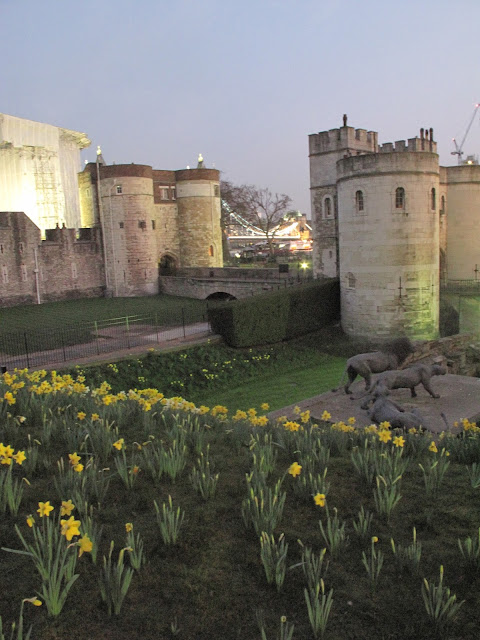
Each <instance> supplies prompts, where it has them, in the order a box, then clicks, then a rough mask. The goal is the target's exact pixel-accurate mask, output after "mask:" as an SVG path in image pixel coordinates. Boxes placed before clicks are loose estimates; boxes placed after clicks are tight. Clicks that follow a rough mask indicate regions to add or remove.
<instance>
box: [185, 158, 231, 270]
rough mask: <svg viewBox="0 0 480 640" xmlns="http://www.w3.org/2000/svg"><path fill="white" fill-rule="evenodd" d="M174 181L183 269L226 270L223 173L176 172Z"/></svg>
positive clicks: (209, 170) (204, 171)
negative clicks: (221, 197)
mask: <svg viewBox="0 0 480 640" xmlns="http://www.w3.org/2000/svg"><path fill="white" fill-rule="evenodd" d="M199 165H203V161H202V162H199ZM175 180H176V185H177V194H176V195H177V212H178V236H179V241H180V264H181V266H182V267H223V253H222V231H221V226H220V172H219V171H218V170H217V169H206V168H203V166H199V167H197V168H196V169H182V170H180V171H175Z"/></svg>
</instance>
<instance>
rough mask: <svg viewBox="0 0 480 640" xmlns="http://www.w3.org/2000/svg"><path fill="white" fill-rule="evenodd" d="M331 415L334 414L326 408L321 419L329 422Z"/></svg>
mask: <svg viewBox="0 0 480 640" xmlns="http://www.w3.org/2000/svg"><path fill="white" fill-rule="evenodd" d="M331 417H332V416H331V415H330V413H328V411H327V410H326V409H325V411H324V412H323V413H322V415H321V420H323V421H324V422H327V420H330V418H331Z"/></svg>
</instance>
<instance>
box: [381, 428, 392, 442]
mask: <svg viewBox="0 0 480 640" xmlns="http://www.w3.org/2000/svg"><path fill="white" fill-rule="evenodd" d="M378 439H379V440H381V441H382V442H385V443H387V442H389V441H390V440H391V439H392V434H391V432H390V431H387V429H382V430H381V431H379V432H378Z"/></svg>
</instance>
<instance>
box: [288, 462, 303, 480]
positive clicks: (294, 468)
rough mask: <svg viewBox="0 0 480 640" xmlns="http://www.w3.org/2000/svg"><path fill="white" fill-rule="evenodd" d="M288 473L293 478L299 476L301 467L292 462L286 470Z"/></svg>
mask: <svg viewBox="0 0 480 640" xmlns="http://www.w3.org/2000/svg"><path fill="white" fill-rule="evenodd" d="M288 473H289V474H290V475H291V476H293V477H294V478H295V477H296V476H299V475H300V474H301V473H302V465H300V464H298V462H294V463H293V464H291V465H290V466H289V468H288Z"/></svg>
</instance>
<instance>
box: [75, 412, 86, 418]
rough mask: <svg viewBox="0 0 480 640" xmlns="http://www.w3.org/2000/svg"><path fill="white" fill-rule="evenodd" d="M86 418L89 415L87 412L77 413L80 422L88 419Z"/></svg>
mask: <svg viewBox="0 0 480 640" xmlns="http://www.w3.org/2000/svg"><path fill="white" fill-rule="evenodd" d="M86 417H87V414H86V413H85V411H79V412H78V413H77V418H78V419H79V420H85V418H86Z"/></svg>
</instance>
